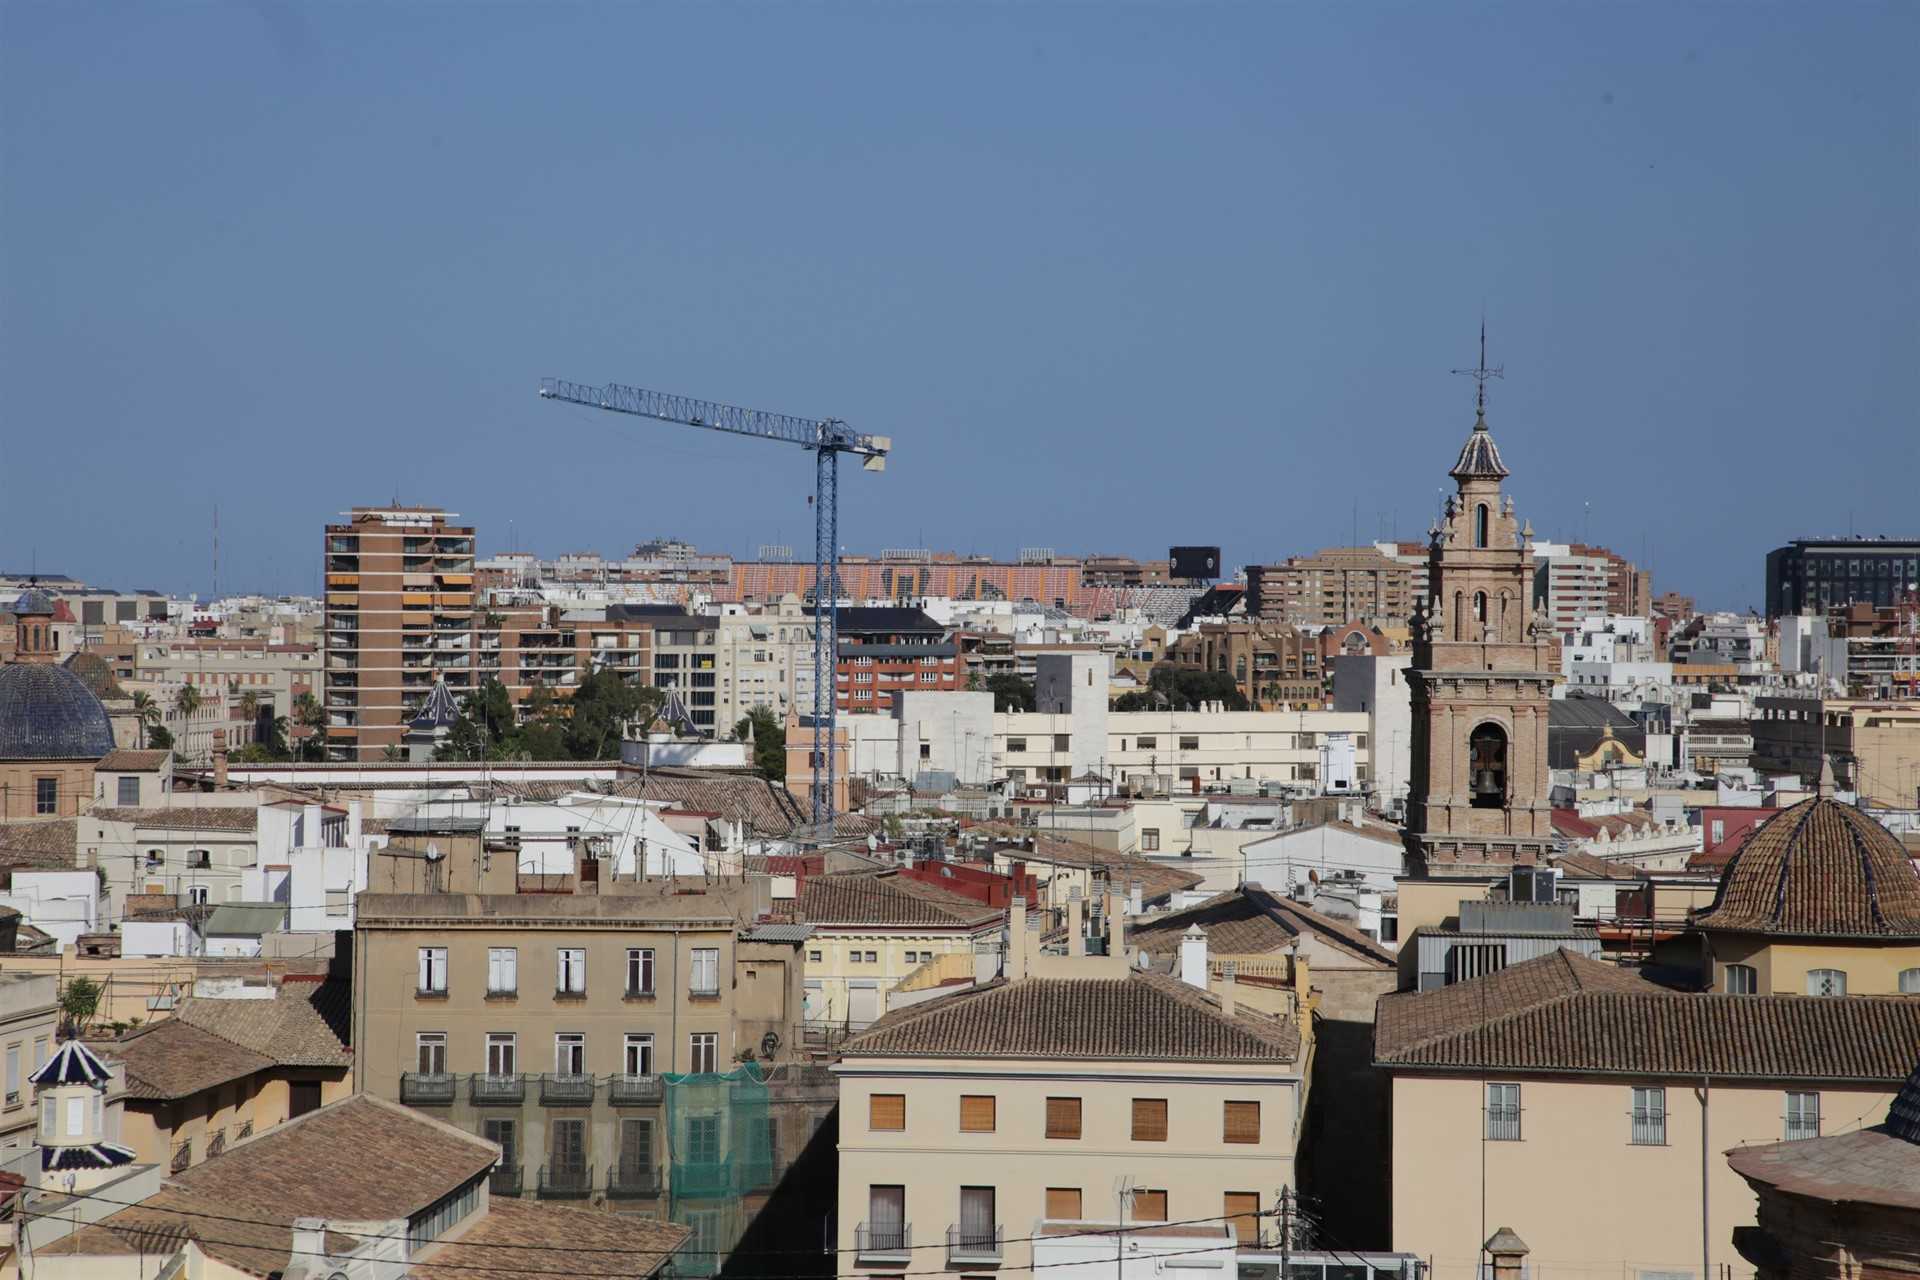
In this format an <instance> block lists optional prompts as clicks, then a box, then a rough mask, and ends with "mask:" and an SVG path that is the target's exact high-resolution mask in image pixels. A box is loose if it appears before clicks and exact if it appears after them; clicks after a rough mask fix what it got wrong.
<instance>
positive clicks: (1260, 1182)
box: [836, 1059, 1298, 1276]
mask: <svg viewBox="0 0 1920 1280" xmlns="http://www.w3.org/2000/svg"><path fill="white" fill-rule="evenodd" d="M836 1070H838V1071H839V1072H840V1073H841V1080H840V1104H841V1105H840V1194H839V1221H840V1227H839V1231H840V1240H839V1247H840V1249H841V1250H842V1253H841V1254H840V1274H841V1275H843V1276H857V1275H869V1274H874V1273H877V1272H893V1273H898V1272H899V1271H900V1269H901V1268H900V1265H899V1264H898V1263H894V1264H892V1265H890V1266H869V1265H862V1264H861V1263H859V1262H858V1261H857V1259H856V1257H855V1255H854V1254H853V1253H851V1252H847V1251H848V1250H851V1249H853V1248H854V1247H855V1245H854V1232H855V1228H856V1227H858V1226H859V1224H860V1223H862V1222H865V1221H866V1220H867V1217H868V1199H867V1196H868V1188H869V1187H871V1186H875V1185H884V1186H904V1187H905V1188H906V1204H907V1221H908V1222H909V1223H910V1224H911V1226H912V1229H913V1238H912V1243H913V1244H915V1245H934V1244H940V1245H944V1243H945V1240H946V1231H947V1228H948V1227H950V1226H953V1225H955V1224H957V1223H958V1221H959V1215H960V1188H961V1187H972V1186H990V1187H993V1188H994V1192H995V1194H994V1207H995V1213H996V1216H997V1217H998V1218H999V1220H1000V1223H1001V1230H1002V1233H1003V1235H1004V1238H1005V1239H1006V1240H1007V1241H1009V1242H1010V1243H1008V1244H1007V1245H1006V1252H1005V1255H1004V1257H1003V1259H1002V1266H1003V1267H1023V1268H1024V1267H1030V1266H1031V1265H1032V1262H1033V1255H1032V1249H1031V1246H1029V1245H1027V1244H1022V1243H1011V1242H1013V1241H1018V1240H1022V1239H1024V1238H1026V1237H1029V1236H1031V1235H1032V1234H1033V1226H1034V1223H1035V1222H1037V1221H1038V1220H1039V1219H1040V1218H1041V1217H1042V1215H1043V1212H1044V1208H1045V1204H1046V1191H1047V1188H1049V1187H1078V1188H1079V1189H1080V1192H1081V1211H1082V1213H1083V1214H1084V1215H1085V1216H1086V1217H1088V1218H1090V1219H1095V1220H1099V1219H1105V1220H1107V1221H1112V1220H1113V1217H1114V1213H1115V1204H1114V1183H1115V1180H1116V1179H1118V1178H1121V1177H1130V1178H1132V1179H1133V1183H1134V1185H1135V1186H1136V1187H1140V1188H1144V1189H1151V1190H1165V1191H1166V1192H1167V1216H1168V1219H1169V1220H1171V1221H1180V1220H1183V1219H1191V1218H1206V1217H1215V1216H1218V1215H1221V1214H1222V1213H1223V1212H1224V1209H1225V1203H1226V1199H1225V1197H1226V1193H1227V1192H1229V1191H1252V1192H1258V1193H1259V1194H1260V1197H1261V1201H1262V1204H1263V1205H1266V1204H1269V1203H1270V1202H1271V1200H1272V1198H1273V1195H1274V1192H1275V1191H1276V1190H1277V1189H1278V1188H1279V1187H1282V1186H1292V1185H1293V1184H1294V1175H1293V1163H1294V1156H1295V1149H1296V1143H1297V1137H1298V1135H1297V1128H1298V1126H1297V1114H1296V1097H1297V1094H1296V1085H1297V1083H1298V1081H1297V1078H1292V1077H1290V1073H1288V1072H1285V1071H1279V1070H1275V1069H1274V1068H1273V1067H1271V1066H1261V1065H1254V1066H1248V1065H1242V1064H1214V1063H1177V1064H1172V1063H1169V1064H1159V1065H1156V1064H1151V1063H1123V1062H1102V1063H1098V1064H1086V1063H1055V1062H1030V1061H1016V1060H1012V1059H1002V1060H995V1061H986V1060H971V1059H936V1060H924V1061H923V1060H914V1061H911V1062H909V1061H905V1060H895V1061H892V1062H888V1061H884V1060H883V1061H859V1060H852V1061H845V1062H843V1063H842V1064H841V1065H840V1066H839V1067H838V1068H836ZM876 1093H900V1094H904V1095H906V1113H907V1114H906V1119H907V1124H906V1128H905V1129H904V1130H902V1131H899V1132H877V1133H876V1132H873V1131H872V1130H870V1129H869V1127H868V1119H869V1099H870V1098H871V1097H872V1095H874V1094H876ZM983 1093H984V1094H992V1095H994V1097H995V1098H996V1100H997V1101H996V1104H995V1111H996V1115H995V1121H996V1124H995V1131H994V1132H992V1133H962V1132H960V1097H961V1095H962V1094H983ZM1050 1096H1068V1097H1079V1098H1081V1099H1082V1102H1081V1135H1082V1136H1081V1137H1080V1138H1079V1139H1078V1140H1072V1139H1057V1138H1056V1139H1049V1138H1047V1137H1046V1136H1045V1134H1046V1100H1047V1098H1048V1097H1050ZM1136 1097H1138V1098H1165V1099H1166V1100H1167V1141H1165V1142H1135V1141H1133V1140H1132V1132H1131V1130H1132V1116H1133V1099H1134V1098H1136ZM1228 1100H1235V1101H1241V1100H1257V1101H1259V1103H1260V1141H1259V1142H1258V1143H1257V1144H1252V1143H1249V1144H1245V1145H1239V1144H1228V1143H1223V1142H1222V1141H1221V1140H1220V1139H1221V1132H1222V1123H1223V1116H1224V1107H1223V1104H1224V1103H1225V1102H1227V1101H1228ZM913 1257H914V1259H915V1260H914V1261H913V1262H912V1263H910V1264H909V1266H908V1269H910V1270H926V1269H938V1268H940V1267H941V1266H943V1265H944V1263H945V1259H944V1255H943V1253H942V1251H941V1250H940V1249H935V1248H927V1249H916V1250H915V1251H914V1254H913Z"/></svg>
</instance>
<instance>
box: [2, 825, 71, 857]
mask: <svg viewBox="0 0 1920 1280" xmlns="http://www.w3.org/2000/svg"><path fill="white" fill-rule="evenodd" d="M78 826H79V822H78V820H77V819H74V818H39V819H34V820H31V821H27V822H7V823H0V866H8V867H68V868H71V867H75V866H78V865H79V860H78V850H79V839H78V830H77V828H78Z"/></svg>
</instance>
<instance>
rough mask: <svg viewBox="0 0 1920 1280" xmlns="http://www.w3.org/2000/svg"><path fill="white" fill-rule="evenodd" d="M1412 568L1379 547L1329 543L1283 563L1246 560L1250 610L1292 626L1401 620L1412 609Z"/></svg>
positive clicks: (1259, 615)
mask: <svg viewBox="0 0 1920 1280" xmlns="http://www.w3.org/2000/svg"><path fill="white" fill-rule="evenodd" d="M1388 545H1393V544H1388ZM1396 552H1397V548H1396ZM1414 573H1415V566H1414V565H1413V564H1412V563H1411V562H1410V560H1409V559H1402V558H1400V556H1399V555H1398V554H1394V555H1389V554H1388V553H1387V552H1385V551H1383V550H1381V548H1380V547H1378V546H1368V547H1330V548H1328V549H1326V550H1324V551H1321V552H1320V553H1319V554H1318V555H1312V556H1292V557H1289V558H1288V559H1287V560H1285V561H1283V562H1282V563H1280V564H1254V565H1248V566H1247V613H1248V615H1249V616H1252V617H1258V618H1264V619H1266V620H1268V621H1270V622H1285V623H1289V624H1291V625H1293V626H1323V627H1333V626H1338V625H1340V624H1341V623H1343V622H1349V621H1353V620H1356V619H1360V620H1365V621H1369V622H1382V623H1401V622H1405V621H1406V619H1407V616H1408V614H1410V613H1411V612H1412V611H1413V602H1414V599H1415V595H1414Z"/></svg>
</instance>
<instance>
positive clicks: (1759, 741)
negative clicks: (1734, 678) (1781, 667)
mask: <svg viewBox="0 0 1920 1280" xmlns="http://www.w3.org/2000/svg"><path fill="white" fill-rule="evenodd" d="M1698 723H1699V722H1698V721H1695V724H1696V725H1697V724H1698ZM1742 727H1743V728H1745V729H1746V730H1747V731H1749V732H1750V733H1751V735H1752V741H1751V745H1752V753H1753V754H1752V762H1753V767H1754V768H1755V769H1757V770H1759V771H1760V772H1762V773H1792V774H1797V775H1799V776H1800V778H1801V779H1803V780H1805V781H1807V782H1812V781H1814V780H1816V779H1818V778H1819V776H1820V772H1821V768H1822V765H1823V763H1825V762H1828V761H1830V762H1831V763H1832V766H1833V770H1834V774H1835V776H1836V778H1837V779H1838V781H1839V784H1840V786H1841V787H1842V788H1844V789H1847V790H1851V791H1854V792H1856V793H1857V794H1858V795H1859V797H1860V802H1861V803H1862V804H1867V805H1875V806H1880V807H1884V808H1893V809H1908V808H1912V807H1913V806H1914V805H1915V803H1916V800H1915V796H1916V795H1917V794H1920V702H1916V701H1914V700H1911V699H1909V700H1905V701H1899V702H1880V701H1867V700H1861V699H1854V698H1806V697H1791V696H1783V697H1762V698H1755V699H1754V707H1753V718H1752V719H1751V720H1750V721H1746V722H1742Z"/></svg>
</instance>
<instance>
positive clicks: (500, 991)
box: [487, 947, 520, 996]
mask: <svg viewBox="0 0 1920 1280" xmlns="http://www.w3.org/2000/svg"><path fill="white" fill-rule="evenodd" d="M519 989H520V951H519V949H518V948H517V947H488V948H487V994H488V995H490V996H510V995H512V994H513V993H514V992H516V991H518V990H519Z"/></svg>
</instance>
